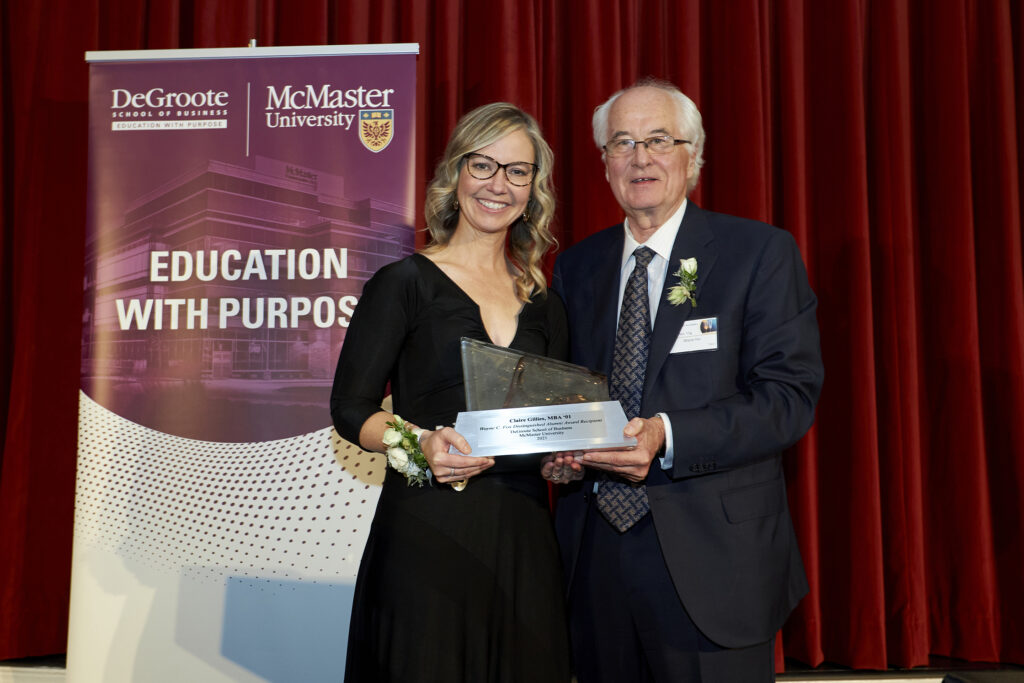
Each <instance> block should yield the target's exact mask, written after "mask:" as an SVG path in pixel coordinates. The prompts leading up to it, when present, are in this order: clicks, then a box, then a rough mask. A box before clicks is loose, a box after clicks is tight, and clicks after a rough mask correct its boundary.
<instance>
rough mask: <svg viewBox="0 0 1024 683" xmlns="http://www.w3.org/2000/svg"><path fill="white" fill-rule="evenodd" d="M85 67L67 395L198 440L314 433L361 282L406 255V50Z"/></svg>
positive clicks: (410, 99)
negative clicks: (75, 341)
mask: <svg viewBox="0 0 1024 683" xmlns="http://www.w3.org/2000/svg"><path fill="white" fill-rule="evenodd" d="M90 68H91V81H90V88H91V94H90V149H89V155H90V156H89V158H90V167H89V197H90V204H89V216H88V249H87V253H88V256H87V259H88V260H87V264H86V279H85V282H84V296H85V314H84V317H83V345H82V388H83V391H85V393H86V394H88V395H89V396H90V397H91V398H92V399H93V400H95V401H96V402H97V403H99V404H100V405H102V406H103V407H105V408H107V409H108V410H111V411H113V412H114V413H116V414H118V415H120V416H122V417H125V418H127V419H129V420H131V421H133V422H136V423H138V424H141V425H143V426H146V427H149V428H152V429H154V430H157V431H160V432H164V433H167V434H173V435H176V436H184V437H189V438H195V439H202V440H208V441H239V442H245V441H251V442H262V441H268V440H271V439H279V438H284V437H289V436H294V435H297V434H305V433H309V432H312V431H315V430H317V429H321V428H323V427H325V426H328V425H329V424H330V418H329V414H328V410H327V401H328V395H329V391H330V384H331V379H332V377H333V371H334V365H335V362H336V359H337V355H338V352H339V350H340V348H341V344H342V342H343V340H344V336H345V329H346V325H347V321H348V317H349V316H350V314H351V310H352V308H354V306H355V304H356V302H357V301H358V297H359V294H360V292H361V291H362V286H363V283H364V282H365V281H366V279H367V278H368V277H369V276H370V275H371V274H372V273H373V272H374V271H376V270H377V269H378V268H380V267H381V266H382V265H384V264H385V263H388V262H390V261H393V260H396V259H398V258H400V257H402V256H404V255H406V254H408V253H410V252H411V251H412V248H413V230H412V224H413V207H412V198H413V196H414V191H413V185H412V183H413V164H412V159H413V153H414V146H413V135H414V130H415V122H414V120H413V119H414V112H415V107H414V96H415V57H414V56H411V55H374V56H356V55H346V56H324V57H301V58H298V57H261V58H253V59H202V60H167V61H159V62H121V63H103V64H95V63H94V64H92V65H91V67H90ZM361 119H362V120H361ZM364 124H365V125H366V126H367V128H366V129H365V130H366V131H367V133H368V134H366V135H364V136H362V139H361V136H360V128H361V127H362V126H363V125H364ZM115 127H119V128H121V129H114V128H115ZM363 140H366V142H365V144H364V141H363ZM373 149H377V150H378V151H373ZM214 266H216V268H215V267H214ZM204 324H205V328H204Z"/></svg>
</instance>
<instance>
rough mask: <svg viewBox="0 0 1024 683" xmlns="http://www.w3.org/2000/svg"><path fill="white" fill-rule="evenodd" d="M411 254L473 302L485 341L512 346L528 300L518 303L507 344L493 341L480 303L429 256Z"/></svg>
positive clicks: (506, 346)
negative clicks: (429, 266)
mask: <svg viewBox="0 0 1024 683" xmlns="http://www.w3.org/2000/svg"><path fill="white" fill-rule="evenodd" d="M413 255H414V256H418V257H420V258H421V259H423V260H424V261H426V262H427V263H429V264H430V265H431V266H432V267H433V268H434V270H436V271H437V272H438V273H440V274H441V277H443V278H444V279H445V280H447V281H448V282H449V283H450V284H451V286H452V287H454V288H455V289H456V291H458V292H459V294H461V295H462V297H463V298H464V299H466V301H468V302H469V303H471V304H473V307H474V308H475V309H476V319H477V321H478V322H479V323H480V327H481V328H482V329H483V331H484V335H485V336H486V337H487V341H488V342H490V343H491V344H494V345H495V346H502V347H503V348H506V349H509V348H512V344H514V343H515V341H516V338H517V337H518V336H519V322H520V317H521V316H522V314H523V311H524V310H526V304H527V303H529V302H527V301H524V302H522V303H521V304H520V305H519V311H518V312H517V313H516V316H515V318H516V327H515V331H514V332H513V333H512V338H511V339H510V340H509V342H508V344H507V345H503V344H499V343H498V342H496V341H494V338H493V337H491V333H490V331H489V330H488V329H487V325H485V324H484V317H483V315H482V314H481V313H480V304H479V303H477V300H476V299H474V298H473V297H471V296H470V295H469V292H467V291H466V290H464V289H463V288H462V287H460V286H459V283H458V282H456V281H455V280H453V279H452V278H451V276H450V275H448V273H446V272H444V270H443V269H442V268H441V266H439V265H437V264H436V263H434V262H433V261H432V260H430V258H429V257H427V256H424V255H423V254H420V253H416V254H413Z"/></svg>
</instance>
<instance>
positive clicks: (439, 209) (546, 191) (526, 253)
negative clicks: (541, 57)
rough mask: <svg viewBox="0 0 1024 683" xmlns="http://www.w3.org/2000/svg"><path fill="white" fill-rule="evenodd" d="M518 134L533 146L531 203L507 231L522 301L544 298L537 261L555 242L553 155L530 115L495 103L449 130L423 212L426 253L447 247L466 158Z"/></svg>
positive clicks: (477, 110)
mask: <svg viewBox="0 0 1024 683" xmlns="http://www.w3.org/2000/svg"><path fill="white" fill-rule="evenodd" d="M517 130H521V131H523V132H524V133H526V135H527V137H529V138H530V142H531V143H533V152H534V163H536V164H537V172H536V173H535V174H534V176H533V183H532V185H531V187H530V200H529V201H528V202H527V204H526V211H524V212H523V213H524V215H523V216H520V217H519V218H518V219H516V221H515V223H513V224H512V226H511V227H510V228H509V231H508V235H509V236H508V253H507V255H508V258H509V260H510V261H511V262H512V264H513V265H514V266H515V267H516V268H517V269H518V271H519V274H518V275H517V276H516V278H515V287H516V296H518V297H519V299H520V300H522V301H526V300H528V299H529V298H530V295H531V294H532V293H534V292H538V293H544V292H545V291H546V290H547V283H546V281H545V279H544V271H543V270H541V266H540V263H541V260H542V259H543V258H544V254H546V253H547V252H548V250H549V249H551V248H552V247H554V246H555V245H556V244H557V242H556V241H555V238H554V237H553V236H552V235H551V230H550V226H551V219H552V218H553V217H554V213H555V193H554V190H553V188H552V187H551V170H552V166H553V165H554V162H555V155H554V154H553V153H552V152H551V148H550V147H549V146H548V143H547V142H545V141H544V136H543V135H542V134H541V132H540V126H538V125H537V122H536V121H535V120H534V118H533V117H532V116H530V115H529V114H527V113H526V112H524V111H523V110H522V109H520V108H519V107H517V106H515V105H513V104H509V103H507V102H494V103H492V104H485V105H484V106H482V107H477V108H476V109H474V110H473V111H471V112H469V113H468V114H466V115H465V116H463V117H462V118H461V119H459V122H458V124H457V125H456V126H455V130H453V131H452V135H451V138H449V140H448V146H447V147H446V148H445V151H444V158H442V159H441V161H440V162H439V163H438V165H437V170H436V171H434V178H433V180H431V181H430V184H429V185H428V186H427V199H426V202H425V206H424V210H425V214H426V221H427V230H429V231H430V243H429V244H428V245H427V250H428V251H429V250H431V249H436V248H438V247H443V246H445V245H446V244H448V241H449V240H450V239H451V237H452V235H453V234H454V233H455V226H456V225H458V222H459V209H458V205H457V203H456V188H457V187H458V184H459V173H460V172H461V171H462V165H463V163H464V161H463V160H464V157H465V156H466V155H467V154H469V153H470V152H475V151H477V150H478V149H481V148H482V147H486V146H487V145H490V144H492V143H494V142H497V141H498V140H500V139H501V138H503V137H505V136H506V135H508V134H509V133H513V132H515V131H517Z"/></svg>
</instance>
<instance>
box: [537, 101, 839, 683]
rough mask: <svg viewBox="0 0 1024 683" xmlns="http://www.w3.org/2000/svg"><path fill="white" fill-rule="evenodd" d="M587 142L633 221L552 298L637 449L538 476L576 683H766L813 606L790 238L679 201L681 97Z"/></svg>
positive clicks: (614, 121)
mask: <svg viewBox="0 0 1024 683" xmlns="http://www.w3.org/2000/svg"><path fill="white" fill-rule="evenodd" d="M594 138H595V141H596V142H597V145H598V147H599V148H601V150H602V152H603V154H602V159H603V161H604V164H605V177H606V178H607V180H608V183H609V185H610V187H611V190H612V193H613V194H614V195H615V198H616V199H617V200H618V202H619V204H620V205H621V206H622V209H623V211H624V212H625V214H626V220H625V222H624V223H623V224H620V225H617V226H614V227H611V228H608V229H607V230H604V231H602V232H599V233H597V234H595V235H592V236H591V237H589V238H587V239H585V240H583V241H582V242H580V243H579V244H577V245H576V246H574V247H572V248H570V249H569V250H567V251H566V252H564V253H563V254H561V255H560V256H559V258H558V259H557V262H556V264H555V271H554V280H553V284H552V288H553V289H554V290H555V291H557V292H558V293H559V294H561V296H562V297H563V299H564V300H565V302H566V307H567V309H568V315H569V326H570V336H571V348H572V360H573V362H575V363H578V364H581V365H585V366H587V367H590V368H592V369H595V370H597V371H599V372H603V373H606V374H608V376H609V388H610V392H611V394H612V397H613V398H616V399H618V400H619V401H620V402H622V404H623V406H624V408H625V409H626V413H627V416H628V417H630V418H631V421H630V423H629V425H628V426H627V427H626V433H627V434H629V435H632V436H635V437H636V438H637V441H638V444H637V446H636V448H635V449H633V450H628V451H604V452H587V453H584V454H582V455H581V454H575V456H576V457H575V458H574V457H573V454H558V455H557V456H556V457H552V458H549V459H548V462H547V463H546V464H545V465H544V467H543V473H544V476H545V477H547V478H549V479H551V480H552V481H555V482H556V483H562V484H565V485H564V486H563V487H562V488H561V489H560V499H559V502H558V509H557V512H556V525H557V527H558V533H559V540H560V542H561V544H562V549H563V559H564V563H565V571H566V576H567V581H568V586H569V609H570V618H571V620H572V624H571V628H572V642H573V655H574V660H575V668H576V672H577V677H578V680H579V682H580V683H593V682H595V681H596V682H603V681H607V682H614V683H625V682H633V681H657V682H658V683H661V682H668V681H672V682H675V681H721V682H728V683H737V682H741V683H747V682H752V681H771V680H774V635H775V633H776V632H777V631H778V629H779V628H780V627H781V626H782V623H783V622H784V621H785V619H786V617H787V615H788V614H789V613H790V611H791V610H792V609H793V607H794V606H795V605H796V603H797V602H798V601H799V600H800V598H801V597H802V596H803V595H804V594H805V593H806V592H807V581H806V578H805V576H804V572H803V567H802V564H801V560H800V554H799V550H798V548H797V545H796V537H795V534H794V531H793V525H792V521H791V520H790V517H789V510H788V505H787V502H786V489H785V484H784V481H783V478H782V457H781V452H782V451H783V450H784V449H785V448H787V447H789V446H791V445H792V444H793V443H795V442H796V441H797V440H798V439H799V438H800V437H801V436H802V435H803V434H804V433H805V432H806V431H807V429H808V428H809V427H810V425H811V422H812V421H813V417H814V406H815V403H816V402H817V399H818V394H819V392H820V388H821V383H822V379H823V374H824V373H823V368H822V364H821V353H820V348H819V341H818V328H817V321H816V319H815V309H816V306H817V300H816V298H815V296H814V293H813V292H812V291H811V288H810V286H809V284H808V281H807V274H806V272H805V269H804V266H803V263H802V261H801V258H800V254H799V251H798V249H797V247H796V244H795V242H794V240H793V239H792V237H791V236H790V235H789V233H787V232H785V231H783V230H779V229H777V228H773V227H771V226H769V225H765V224H763V223H758V222H755V221H750V220H745V219H741V218H736V217H733V216H726V215H722V214H716V213H712V212H709V211H704V210H702V209H700V208H699V207H697V206H696V205H695V204H693V203H692V202H688V201H687V195H688V194H689V193H690V192H691V191H692V190H693V188H694V187H695V186H696V184H697V180H698V176H699V172H700V166H701V164H702V163H703V162H702V150H703V147H704V130H703V127H702V124H701V116H700V113H699V112H698V110H697V108H696V106H695V105H694V104H693V102H692V101H690V100H689V99H688V98H687V97H686V96H685V95H683V93H681V92H680V91H679V90H678V89H676V88H675V87H674V86H671V85H670V84H667V83H663V82H657V81H646V82H641V83H639V84H637V85H635V86H633V87H630V88H627V89H626V90H623V91H621V92H619V93H616V94H615V95H613V96H612V97H611V98H610V99H609V100H608V101H607V102H606V103H605V104H603V105H602V106H600V107H598V108H597V110H596V111H595V114H594ZM652 323H653V327H652ZM584 476H585V478H584V479H582V480H580V479H581V478H582V477H584ZM567 480H568V481H567Z"/></svg>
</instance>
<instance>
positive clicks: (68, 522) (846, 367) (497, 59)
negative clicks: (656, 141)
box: [0, 0, 1024, 669]
mask: <svg viewBox="0 0 1024 683" xmlns="http://www.w3.org/2000/svg"><path fill="white" fill-rule="evenodd" d="M0 13H2V16H0V18H2V24H0V60H2V61H0V98H2V108H0V124H2V138H0V160H2V162H0V427H2V429H3V432H2V434H3V441H2V444H3V446H2V448H3V450H2V452H0V458H2V459H0V468H2V469H0V557H2V558H3V560H2V561H0V659H5V658H12V657H23V656H31V655H42V654H49V653H55V652H63V651H64V648H65V631H66V625H67V619H66V613H67V608H68V577H69V564H70V555H71V532H72V524H73V498H74V469H75V449H76V437H77V434H76V427H77V425H76V414H77V400H78V371H79V368H78V360H77V359H78V355H79V325H80V322H81V281H82V265H81V264H82V261H83V250H84V244H83V240H84V224H85V219H84V216H85V194H86V144H87V121H86V94H87V76H88V73H87V68H86V65H85V63H84V61H83V53H84V52H85V51H86V50H112V49H152V48H179V47H180V48H191V47H229V46H244V45H246V44H247V43H248V42H249V40H250V39H251V38H255V39H256V40H257V41H258V44H259V45H261V46H272V45H303V44H325V43H332V44H351V43H381V42H418V43H419V44H420V50H421V55H420V57H419V60H418V66H417V69H418V77H419V82H418V86H417V88H418V105H417V106H418V109H417V134H418V136H419V142H418V154H417V161H416V163H417V166H418V168H417V170H418V172H419V175H420V178H421V180H422V184H425V183H426V180H427V179H428V178H429V177H430V175H431V174H432V170H433V166H434V164H435V163H436V160H437V159H438V157H439V156H440V154H441V152H442V150H443V147H444V143H445V141H446V137H447V134H448V132H449V130H450V129H451V127H452V125H453V123H454V121H455V119H456V118H457V117H458V115H459V114H461V113H462V112H464V111H466V110H468V109H469V108H471V107H473V106H476V105H478V104H482V103H484V102H489V101H493V100H509V101H512V102H516V103H518V104H520V105H522V106H523V107H525V108H526V109H528V110H530V111H532V112H534V113H535V114H536V115H537V117H538V118H539V119H540V121H541V124H542V126H543V128H544V130H545V132H546V134H547V137H548V139H549V140H550V142H551V144H552V147H553V148H554V150H555V153H556V156H557V166H556V173H555V180H556V183H557V187H558V193H559V199H560V209H559V215H558V226H557V235H558V238H559V240H560V242H561V244H562V245H563V246H567V245H570V244H572V243H574V242H576V241H578V240H579V239H580V238H582V237H584V236H586V235H588V234H590V233H592V232H594V231H596V230H598V229H601V228H603V227H605V226H607V225H610V224H612V223H614V222H617V221H618V220H619V219H620V213H619V211H618V207H617V206H616V204H615V202H614V200H613V198H612V196H611V193H610V192H609V191H608V189H607V188H606V182H605V180H604V177H603V171H602V167H601V163H600V159H599V155H598V152H597V150H596V149H595V147H594V144H593V141H592V139H591V132H590V114H591V112H592V111H593V108H594V106H596V105H597V104H599V103H600V102H601V101H603V100H604V99H605V98H606V97H607V96H608V95H609V94H611V93H612V92H613V91H615V90H616V89H618V88H620V87H622V86H625V85H627V84H629V83H631V82H632V81H634V80H635V79H637V78H638V77H641V76H646V75H653V76H658V77H662V78H666V79H668V80H671V81H673V82H675V83H677V84H678V85H679V86H680V87H681V88H682V89H683V90H684V91H685V92H687V93H688V94H690V95H691V96H692V97H693V99H694V100H695V101H696V102H697V104H698V106H699V107H700V108H701V110H702V112H703V114H704V117H705V127H706V129H707V131H708V144H707V151H706V157H707V166H706V167H705V169H704V172H703V177H702V180H701V185H700V187H699V188H698V190H697V193H696V194H695V196H694V199H695V200H696V201H697V202H698V203H700V204H702V205H703V206H704V207H705V208H709V209H713V210H717V211H725V212H729V213H735V214H740V215H744V216H749V217H754V218H759V219H763V220H766V221H769V222H772V223H775V224H777V225H780V226H783V227H785V228H786V229H788V230H790V231H791V232H793V234H794V235H795V236H796V237H797V240H798V242H799V243H800V246H801V248H802V250H803V254H804V258H805V260H806V262H807V266H808V270H809V272H810V275H811V279H812V283H813V285H814V287H815V289H816V291H817V292H818V296H819V298H820V309H819V321H820V325H821V331H822V346H823V352H824V356H825V362H826V382H825V389H824V393H823V395H822V398H821V403H820V407H819V412H818V419H817V423H816V425H815V427H814V428H813V429H812V431H811V433H810V434H809V435H808V436H807V437H806V438H805V439H804V440H803V441H802V442H801V443H800V444H799V445H798V446H797V447H796V448H794V449H793V452H792V453H791V457H790V458H789V459H788V462H787V472H788V476H789V481H790V498H791V502H792V507H793V513H794V518H795V520H796V523H797V526H798V533H799V536H800V540H801V547H802V549H803V553H804V558H805V563H806V566H807V570H808V574H809V576H810V579H811V593H810V595H808V596H807V598H805V599H804V601H803V603H802V604H801V605H800V607H799V608H798V610H797V612H796V613H795V614H794V616H793V617H792V618H791V619H790V621H789V623H788V624H787V626H786V628H785V630H784V633H783V645H784V650H785V654H786V655H787V656H791V657H795V658H797V659H799V660H801V661H804V662H808V663H810V664H818V663H820V662H822V661H825V660H828V661H832V662H838V663H841V664H845V665H849V666H852V667H857V668H873V669H880V668H886V667H888V666H901V667H906V666H916V665H922V664H925V663H926V662H927V658H928V656H929V655H930V654H935V655H945V656H953V657H959V658H964V659H971V660H990V661H991V660H1002V661H1011V662H1017V663H1024V550H1022V549H1024V505H1022V504H1021V502H1020V498H1019V497H1020V492H1021V491H1022V490H1024V420H1022V416H1024V272H1022V246H1021V209H1020V199H1021V194H1022V174H1021V169H1022V164H1021V159H1022V140H1024V10H1022V8H1021V5H1020V4H1019V3H1017V2H1013V0H985V1H984V2H974V1H972V0H832V1H831V2H818V1H816V0H732V1H731V2H720V1H719V0H660V1H656V0H573V1H567V2H555V1H554V0H548V1H542V0H491V1H489V2H476V1H473V0H461V1H460V0H436V1H434V2H427V1H426V0H420V1H411V0H405V1H401V0H373V1H371V0H349V1H348V2H342V1H340V0H321V1H314V0H310V1H309V2H301V3H296V2H287V1H286V0H248V1H245V0H239V1H237V2H226V1H224V0H165V1H163V2H143V1H142V0H103V1H101V0H60V1H56V2H44V1H43V0H35V1H26V2H10V3H3V5H2V8H0ZM417 201H422V190H421V192H420V196H419V198H418V200H417Z"/></svg>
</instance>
